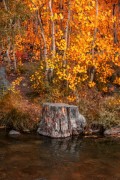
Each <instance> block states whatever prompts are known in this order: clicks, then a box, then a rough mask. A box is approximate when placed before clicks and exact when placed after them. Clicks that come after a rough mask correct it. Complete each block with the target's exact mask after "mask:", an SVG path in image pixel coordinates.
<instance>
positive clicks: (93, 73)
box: [90, 0, 98, 82]
mask: <svg viewBox="0 0 120 180" xmlns="http://www.w3.org/2000/svg"><path fill="white" fill-rule="evenodd" d="M97 21H98V0H96V27H95V29H94V37H93V44H92V46H93V48H92V59H93V62H94V59H95V48H94V45H95V40H96V35H97ZM94 76H95V67H93V68H92V72H91V77H90V81H91V82H93V80H94Z"/></svg>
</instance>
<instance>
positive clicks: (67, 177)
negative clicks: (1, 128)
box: [0, 135, 120, 180]
mask: <svg viewBox="0 0 120 180" xmlns="http://www.w3.org/2000/svg"><path fill="white" fill-rule="evenodd" d="M119 150H120V141H115V140H114V141H113V140H111V139H96V140H92V139H81V138H80V137H75V138H66V139H50V138H46V137H42V136H32V135H31V136H30V135H29V136H22V137H20V138H18V139H17V138H15V139H13V138H8V137H6V136H4V135H3V136H2V135H0V180H87V179H88V180H94V179H95V180H97V179H100V180H101V179H102V180H104V179H105V180H107V179H109V180H119V179H120V171H119V169H120V151H119Z"/></svg>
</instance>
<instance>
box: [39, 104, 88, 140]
mask: <svg viewBox="0 0 120 180" xmlns="http://www.w3.org/2000/svg"><path fill="white" fill-rule="evenodd" d="M85 126H86V120H85V118H84V117H83V116H82V115H81V114H80V113H79V110H78V107H77V106H73V105H68V104H63V103H44V104H43V109H42V116H41V121H40V123H39V128H38V133H39V134H41V135H45V136H50V137H54V138H62V137H68V136H71V135H78V134H81V133H83V131H84V127H85Z"/></svg>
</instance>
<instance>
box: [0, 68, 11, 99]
mask: <svg viewBox="0 0 120 180" xmlns="http://www.w3.org/2000/svg"><path fill="white" fill-rule="evenodd" d="M8 87H9V82H8V80H7V79H6V73H5V68H4V67H0V96H2V95H3V94H4V92H5V91H6V90H7V89H8Z"/></svg>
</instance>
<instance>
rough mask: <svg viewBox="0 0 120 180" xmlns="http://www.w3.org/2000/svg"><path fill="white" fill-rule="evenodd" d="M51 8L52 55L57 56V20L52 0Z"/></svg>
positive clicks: (50, 2)
mask: <svg viewBox="0 0 120 180" xmlns="http://www.w3.org/2000/svg"><path fill="white" fill-rule="evenodd" d="M49 9H50V15H51V18H52V20H51V25H52V57H53V58H54V57H55V54H56V44H55V22H54V19H53V18H54V14H53V10H52V0H50V1H49Z"/></svg>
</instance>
